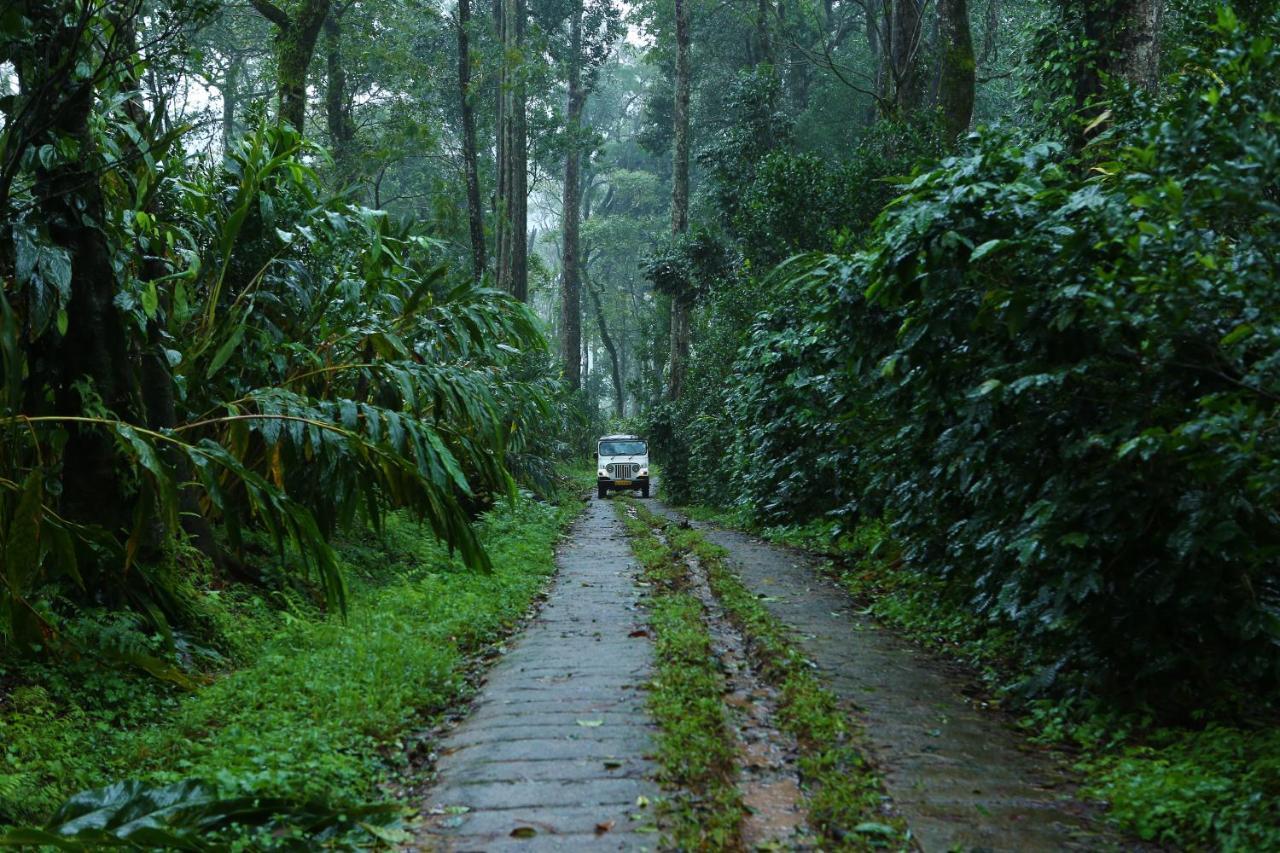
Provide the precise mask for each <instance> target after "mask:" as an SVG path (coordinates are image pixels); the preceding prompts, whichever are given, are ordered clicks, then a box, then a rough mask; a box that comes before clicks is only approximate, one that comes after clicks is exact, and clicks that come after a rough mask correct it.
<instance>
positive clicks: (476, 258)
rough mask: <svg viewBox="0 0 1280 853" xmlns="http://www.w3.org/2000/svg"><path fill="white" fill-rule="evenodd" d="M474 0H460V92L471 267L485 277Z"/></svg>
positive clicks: (478, 275) (477, 275) (476, 275)
mask: <svg viewBox="0 0 1280 853" xmlns="http://www.w3.org/2000/svg"><path fill="white" fill-rule="evenodd" d="M470 28H471V0H458V95H459V100H460V102H461V107H462V162H463V168H464V170H465V172H466V182H467V225H468V229H469V230H470V232H471V267H472V271H473V272H474V273H475V277H476V280H477V281H479V280H480V279H482V278H483V277H484V267H485V246H484V214H483V213H482V212H481V210H480V169H479V165H478V163H477V156H476V115H475V108H474V107H473V106H472V105H471V33H470Z"/></svg>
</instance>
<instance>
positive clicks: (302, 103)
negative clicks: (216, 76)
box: [250, 0, 329, 133]
mask: <svg viewBox="0 0 1280 853" xmlns="http://www.w3.org/2000/svg"><path fill="white" fill-rule="evenodd" d="M250 2H252V3H253V8H255V9H257V10H258V13H259V14H261V15H262V16H263V17H264V18H266V19H267V20H268V21H270V22H271V23H273V24H275V26H276V103H277V111H278V115H279V119H280V123H281V124H287V125H291V126H292V127H293V128H294V129H295V130H297V131H298V132H299V133H301V132H302V130H303V124H304V122H305V120H306V117H307V72H308V71H309V70H310V68H311V57H312V56H313V55H314V54H315V49H316V40H317V39H319V37H320V30H321V28H322V27H323V26H324V22H325V19H326V18H327V17H328V15H329V0H305V2H304V3H303V4H302V8H301V9H300V10H299V11H298V14H297V15H296V16H295V17H292V18H291V17H289V15H288V13H286V12H285V11H284V10H283V9H281V8H280V7H279V6H277V5H275V4H274V3H272V2H271V0H250Z"/></svg>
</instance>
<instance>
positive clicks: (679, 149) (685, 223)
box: [667, 0, 692, 400]
mask: <svg viewBox="0 0 1280 853" xmlns="http://www.w3.org/2000/svg"><path fill="white" fill-rule="evenodd" d="M675 11H676V79H675V90H676V91H675V121H674V124H675V127H674V131H675V132H674V136H675V140H674V145H673V149H674V153H673V155H672V159H673V162H672V170H671V171H672V177H671V231H672V233H673V234H676V235H680V234H683V233H685V232H686V231H688V230H689V89H690V74H691V69H690V66H689V48H690V44H689V6H688V0H675ZM686 286H687V284H686ZM691 302H692V299H691V297H690V294H688V293H686V292H684V291H681V292H678V293H674V294H672V296H671V365H670V373H669V376H668V385H667V394H668V396H669V397H670V398H671V399H672V400H678V399H680V395H681V393H682V392H683V390H684V373H685V367H686V364H687V362H688V359H689V312H690V310H691V308H692V306H691V304H690V303H691Z"/></svg>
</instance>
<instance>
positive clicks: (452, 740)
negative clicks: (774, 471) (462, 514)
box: [418, 500, 658, 851]
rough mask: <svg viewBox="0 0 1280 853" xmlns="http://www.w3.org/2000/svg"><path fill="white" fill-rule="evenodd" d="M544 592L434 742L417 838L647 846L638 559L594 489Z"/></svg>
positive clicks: (651, 836) (468, 844)
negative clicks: (425, 815) (457, 721)
mask: <svg viewBox="0 0 1280 853" xmlns="http://www.w3.org/2000/svg"><path fill="white" fill-rule="evenodd" d="M557 563H558V565H559V574H558V576H557V580H556V583H555V586H554V587H553V589H552V591H551V594H550V598H549V599H548V601H547V604H546V605H545V606H544V607H543V609H542V611H541V612H540V614H539V615H538V617H537V618H536V620H535V621H534V622H533V623H532V624H531V625H530V627H529V628H528V629H527V630H526V631H525V633H524V634H522V635H521V636H520V638H519V639H518V640H516V641H515V642H514V643H513V644H512V646H511V650H510V652H509V653H508V654H507V655H506V656H505V657H504V658H503V660H502V661H501V662H500V663H499V664H498V665H497V666H495V667H494V669H493V670H492V671H491V672H490V674H489V676H488V679H487V681H486V684H485V686H484V688H483V689H482V691H481V693H480V695H479V697H478V699H477V702H476V706H475V711H474V713H473V714H472V715H471V716H469V717H468V718H467V719H466V721H465V722H463V723H462V724H461V725H460V726H458V727H457V728H456V729H454V730H453V732H451V733H450V734H449V735H448V736H447V737H446V739H445V740H444V742H443V744H442V745H441V749H440V754H441V758H440V760H439V762H438V765H437V769H438V772H439V777H438V781H437V784H436V785H435V787H434V788H433V790H432V791H431V793H430V794H429V795H428V801H427V804H426V805H427V810H428V811H430V812H432V815H431V817H430V819H429V826H428V828H427V830H426V834H425V836H424V837H423V838H421V839H420V841H419V843H418V847H419V848H420V849H427V850H433V849H434V850H486V851H488V850H494V851H497V850H505V849H508V848H510V849H519V850H522V851H535V850H575V849H583V850H619V849H625V850H639V849H653V848H656V847H657V843H658V835H657V834H656V833H654V832H652V831H645V830H651V829H652V825H653V816H652V807H649V808H640V807H638V806H637V800H638V799H639V798H641V797H643V798H646V799H648V800H650V801H652V800H653V799H654V798H655V797H656V796H657V793H658V788H657V785H656V784H655V783H654V782H652V781H651V779H652V777H653V774H654V772H655V767H654V765H653V763H652V762H651V761H650V759H649V758H647V757H646V756H648V755H649V754H651V753H652V751H653V743H652V735H653V732H654V728H653V725H652V723H651V722H650V719H649V717H648V714H647V713H646V711H645V707H644V701H645V700H644V694H643V692H642V690H641V685H642V684H643V683H645V682H646V681H647V680H648V678H649V673H650V668H651V663H652V647H651V644H650V640H649V638H648V636H647V634H642V633H641V632H640V631H639V630H638V629H640V628H642V627H643V626H644V625H645V623H646V616H645V614H644V612H643V611H642V610H640V609H639V588H638V587H637V586H636V584H635V580H636V576H637V574H638V572H639V567H638V565H637V564H636V563H635V561H634V560H633V558H632V556H631V549H630V547H629V546H628V544H627V539H626V534H625V532H624V530H623V528H622V525H621V524H620V523H619V522H618V520H617V519H616V518H615V516H614V511H613V505H612V503H611V502H609V501H598V500H592V501H591V503H590V505H589V506H588V507H587V509H586V510H585V511H584V513H583V515H582V516H581V517H580V518H579V519H578V521H577V522H576V523H575V524H574V526H573V528H572V529H571V531H570V534H569V537H568V539H567V540H566V541H565V544H564V546H563V547H562V549H561V551H560V554H559V556H558V558H557Z"/></svg>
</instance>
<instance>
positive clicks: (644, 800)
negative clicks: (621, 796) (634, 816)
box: [636, 794, 649, 809]
mask: <svg viewBox="0 0 1280 853" xmlns="http://www.w3.org/2000/svg"><path fill="white" fill-rule="evenodd" d="M648 807H649V798H648V797H646V796H645V795H644V794H641V795H640V796H638V797H636V808H638V809H647V808H648Z"/></svg>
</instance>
